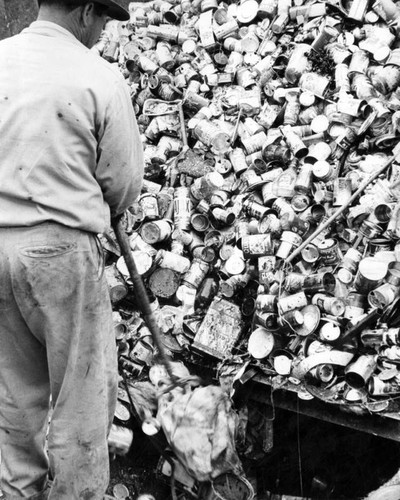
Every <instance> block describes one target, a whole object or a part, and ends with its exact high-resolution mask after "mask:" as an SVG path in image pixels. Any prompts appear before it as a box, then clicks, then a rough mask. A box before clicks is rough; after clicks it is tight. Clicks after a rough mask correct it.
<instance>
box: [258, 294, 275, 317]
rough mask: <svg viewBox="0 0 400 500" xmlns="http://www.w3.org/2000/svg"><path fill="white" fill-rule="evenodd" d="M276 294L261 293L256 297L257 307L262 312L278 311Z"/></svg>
mask: <svg viewBox="0 0 400 500" xmlns="http://www.w3.org/2000/svg"><path fill="white" fill-rule="evenodd" d="M277 303H278V297H277V296H276V295H267V294H259V295H257V298H256V309H257V310H258V311H261V312H274V313H276V312H278V308H277Z"/></svg>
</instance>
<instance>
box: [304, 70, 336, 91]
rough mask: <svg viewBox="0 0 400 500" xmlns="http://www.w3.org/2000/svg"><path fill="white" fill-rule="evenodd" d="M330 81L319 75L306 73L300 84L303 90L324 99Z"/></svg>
mask: <svg viewBox="0 0 400 500" xmlns="http://www.w3.org/2000/svg"><path fill="white" fill-rule="evenodd" d="M329 83H330V79H329V78H327V77H326V76H323V75H320V74H318V73H313V72H310V73H304V74H303V75H302V76H301V78H300V82H299V86H300V88H301V90H303V91H308V92H311V93H313V94H314V95H316V96H317V97H323V96H324V95H325V93H326V91H327V89H328V86H329Z"/></svg>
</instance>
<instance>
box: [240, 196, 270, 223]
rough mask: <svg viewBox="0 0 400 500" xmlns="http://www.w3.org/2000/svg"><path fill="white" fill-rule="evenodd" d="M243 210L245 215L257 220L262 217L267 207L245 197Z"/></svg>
mask: <svg viewBox="0 0 400 500" xmlns="http://www.w3.org/2000/svg"><path fill="white" fill-rule="evenodd" d="M243 210H244V211H245V212H246V213H247V215H249V216H251V217H255V218H256V219H258V220H259V219H262V218H263V217H264V215H265V212H267V211H268V208H267V207H264V206H263V205H261V204H260V203H257V202H255V201H251V200H250V199H247V200H245V201H244V202H243Z"/></svg>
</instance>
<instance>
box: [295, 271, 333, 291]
mask: <svg viewBox="0 0 400 500" xmlns="http://www.w3.org/2000/svg"><path fill="white" fill-rule="evenodd" d="M335 284H336V281H335V276H334V275H333V274H332V273H329V272H320V273H316V274H309V275H308V276H304V279H303V286H302V289H303V291H304V292H305V293H308V294H314V293H317V292H326V293H333V292H334V290H335Z"/></svg>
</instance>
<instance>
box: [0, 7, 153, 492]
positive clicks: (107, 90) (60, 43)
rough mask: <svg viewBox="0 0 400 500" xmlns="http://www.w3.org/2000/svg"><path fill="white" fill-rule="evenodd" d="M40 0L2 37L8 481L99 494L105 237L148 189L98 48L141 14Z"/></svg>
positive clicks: (104, 428) (2, 331)
mask: <svg viewBox="0 0 400 500" xmlns="http://www.w3.org/2000/svg"><path fill="white" fill-rule="evenodd" d="M39 5H40V9H39V17H38V20H37V21H36V22H34V23H33V24H32V25H31V26H30V27H29V28H27V29H25V30H24V31H22V33H20V34H19V35H17V36H15V37H13V38H9V39H7V40H4V41H2V42H0V68H1V71H0V447H1V461H2V463H1V488H2V490H3V492H4V493H5V495H6V498H7V499H12V500H16V499H20V498H30V499H42V498H47V495H49V496H48V497H49V498H50V499H51V500H73V499H82V500H89V499H90V500H100V499H102V498H103V495H104V493H105V491H106V488H107V485H108V479H109V464H108V450H107V435H108V431H109V427H110V424H111V421H112V418H113V414H114V407H115V403H116V390H117V366H116V362H117V358H116V347H115V338H114V335H113V329H112V315H111V306H110V301H109V296H108V289H107V285H106V282H105V278H104V276H103V255H102V249H101V247H100V245H99V242H98V239H97V236H96V235H97V234H98V233H102V232H104V231H105V230H106V229H107V228H108V227H109V224H110V214H111V217H118V216H119V215H120V214H121V213H123V211H124V210H125V209H126V208H127V207H129V206H130V205H131V204H132V203H133V202H134V200H135V199H136V197H137V196H138V194H139V192H140V188H141V183H142V176H143V157H142V149H141V143H140V138H139V134H138V129H137V125H136V121H135V118H134V115H133V111H132V103H131V102H130V98H129V92H128V90H127V86H126V83H125V82H124V80H123V78H122V77H121V76H120V74H119V72H118V71H116V70H115V69H114V68H113V67H112V66H111V65H109V64H108V63H107V62H105V61H104V60H102V59H101V58H100V57H99V56H98V55H96V54H94V53H93V52H92V51H90V50H89V49H90V47H92V46H93V44H94V43H95V42H96V41H97V39H98V37H99V35H100V33H101V30H102V28H103V26H104V23H105V21H106V20H107V19H108V17H109V16H110V17H114V18H116V19H118V20H127V19H128V17H129V14H128V12H127V11H126V10H125V9H124V8H122V7H121V5H120V4H118V3H117V2H116V1H111V0H96V1H88V0H42V1H41V2H39ZM50 397H51V402H52V403H51V404H52V408H53V412H52V419H51V424H50V427H49V435H48V456H47V454H46V453H45V451H44V447H45V435H46V430H47V424H48V411H49V398H50ZM49 471H50V474H49ZM49 475H50V476H51V478H52V479H53V482H52V483H51V486H50V487H47V486H46V485H47V482H46V481H47V478H48V476H49ZM45 490H46V493H45V492H44V491H45Z"/></svg>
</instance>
